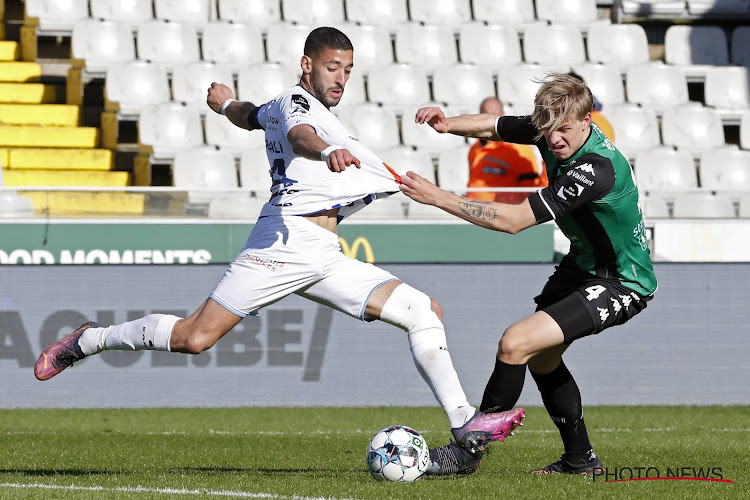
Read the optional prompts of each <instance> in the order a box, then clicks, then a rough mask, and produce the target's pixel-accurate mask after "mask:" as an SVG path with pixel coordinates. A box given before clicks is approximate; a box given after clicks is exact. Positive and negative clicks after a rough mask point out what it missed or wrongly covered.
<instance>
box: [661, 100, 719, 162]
mask: <svg viewBox="0 0 750 500" xmlns="http://www.w3.org/2000/svg"><path fill="white" fill-rule="evenodd" d="M661 130H662V141H663V142H664V144H665V145H667V146H675V147H677V148H678V149H681V150H685V151H689V152H691V153H692V154H694V155H700V154H702V153H703V152H704V151H706V150H708V149H712V148H717V147H719V146H723V145H724V127H723V126H722V123H721V116H719V113H717V112H716V110H714V109H711V108H705V107H703V106H701V105H700V104H685V105H682V106H677V107H673V108H667V109H665V110H664V115H663V116H662V122H661Z"/></svg>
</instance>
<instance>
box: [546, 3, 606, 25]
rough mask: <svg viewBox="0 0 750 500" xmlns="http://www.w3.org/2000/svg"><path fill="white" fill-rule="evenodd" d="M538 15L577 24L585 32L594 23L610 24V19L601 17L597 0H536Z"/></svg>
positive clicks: (550, 20) (556, 22) (552, 20)
mask: <svg viewBox="0 0 750 500" xmlns="http://www.w3.org/2000/svg"><path fill="white" fill-rule="evenodd" d="M535 3H536V16H537V18H538V19H540V20H543V21H549V22H551V23H552V24H575V25H577V26H578V27H579V28H581V29H582V30H583V31H584V33H585V32H586V31H588V29H589V26H591V25H593V24H609V23H610V21H609V19H600V18H599V14H598V12H597V10H596V0H565V1H562V2H561V1H560V0H536V2H535Z"/></svg>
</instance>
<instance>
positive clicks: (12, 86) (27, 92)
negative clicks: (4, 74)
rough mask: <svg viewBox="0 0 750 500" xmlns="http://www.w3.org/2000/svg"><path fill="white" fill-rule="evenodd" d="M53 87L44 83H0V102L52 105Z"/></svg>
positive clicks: (54, 94)
mask: <svg viewBox="0 0 750 500" xmlns="http://www.w3.org/2000/svg"><path fill="white" fill-rule="evenodd" d="M55 98H56V89H55V86H54V85H50V84H44V83H0V102H4V103H18V104H40V103H53V102H55Z"/></svg>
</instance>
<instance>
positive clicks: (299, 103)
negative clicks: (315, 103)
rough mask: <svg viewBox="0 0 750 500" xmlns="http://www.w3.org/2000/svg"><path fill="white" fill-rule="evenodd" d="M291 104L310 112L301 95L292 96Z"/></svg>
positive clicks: (306, 102) (305, 100) (307, 103)
mask: <svg viewBox="0 0 750 500" xmlns="http://www.w3.org/2000/svg"><path fill="white" fill-rule="evenodd" d="M292 104H296V105H297V106H301V107H303V108H305V110H306V111H310V103H309V102H308V101H307V99H306V98H305V96H303V95H300V94H292Z"/></svg>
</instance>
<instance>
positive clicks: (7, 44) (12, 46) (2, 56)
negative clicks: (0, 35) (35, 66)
mask: <svg viewBox="0 0 750 500" xmlns="http://www.w3.org/2000/svg"><path fill="white" fill-rule="evenodd" d="M19 55H20V52H19V49H18V42H14V41H12V40H0V61H17V60H18V57H19Z"/></svg>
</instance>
